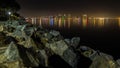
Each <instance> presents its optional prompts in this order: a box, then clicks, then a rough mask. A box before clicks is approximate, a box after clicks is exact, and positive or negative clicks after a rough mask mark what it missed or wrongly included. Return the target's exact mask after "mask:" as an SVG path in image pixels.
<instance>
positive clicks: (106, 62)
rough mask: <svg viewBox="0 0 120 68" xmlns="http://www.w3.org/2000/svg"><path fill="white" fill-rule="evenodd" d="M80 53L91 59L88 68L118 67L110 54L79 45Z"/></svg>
mask: <svg viewBox="0 0 120 68" xmlns="http://www.w3.org/2000/svg"><path fill="white" fill-rule="evenodd" d="M80 49H81V53H82V54H83V55H84V56H85V57H88V58H90V59H91V60H92V64H91V65H90V68H118V67H120V66H119V65H118V64H117V63H116V62H115V61H114V59H113V57H112V56H110V55H108V54H105V53H102V52H98V51H95V50H93V49H91V48H89V47H86V46H81V47H80Z"/></svg>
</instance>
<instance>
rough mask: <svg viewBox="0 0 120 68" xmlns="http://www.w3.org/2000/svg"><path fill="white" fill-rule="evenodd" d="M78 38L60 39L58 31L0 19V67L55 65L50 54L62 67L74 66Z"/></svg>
mask: <svg viewBox="0 0 120 68" xmlns="http://www.w3.org/2000/svg"><path fill="white" fill-rule="evenodd" d="M79 41H80V38H79V37H74V38H72V39H71V40H70V39H64V38H63V37H62V36H61V34H60V32H58V31H55V30H50V31H48V30H46V29H43V28H42V27H39V26H35V25H32V24H29V23H26V22H25V21H11V22H10V21H5V22H0V68H25V67H42V68H43V67H48V68H56V67H55V66H54V65H53V64H51V63H52V60H51V57H54V56H55V57H58V58H60V59H61V60H62V62H64V63H66V67H69V68H70V67H71V68H77V62H78V59H79V57H78V55H77V54H76V52H75V48H76V47H77V46H78V44H79ZM53 59H54V58H53ZM57 62H58V61H55V62H54V63H57ZM58 68H59V67H58Z"/></svg>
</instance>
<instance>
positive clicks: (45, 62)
mask: <svg viewBox="0 0 120 68" xmlns="http://www.w3.org/2000/svg"><path fill="white" fill-rule="evenodd" d="M37 53H38V59H39V61H40V64H41V65H42V66H45V67H48V56H47V54H46V52H45V50H39V51H37Z"/></svg>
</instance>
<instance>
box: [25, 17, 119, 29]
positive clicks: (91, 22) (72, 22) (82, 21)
mask: <svg viewBox="0 0 120 68" xmlns="http://www.w3.org/2000/svg"><path fill="white" fill-rule="evenodd" d="M26 21H28V22H31V23H32V24H38V25H40V26H43V27H56V28H73V27H79V28H103V27H107V26H110V27H120V18H116V19H115V18H114V19H109V18H87V17H83V18H80V17H67V18H66V17H64V16H63V17H53V16H51V17H39V18H38V17H37V18H27V19H26Z"/></svg>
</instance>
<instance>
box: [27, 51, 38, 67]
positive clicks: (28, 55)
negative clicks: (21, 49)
mask: <svg viewBox="0 0 120 68" xmlns="http://www.w3.org/2000/svg"><path fill="white" fill-rule="evenodd" d="M26 54H27V57H28V58H29V60H30V63H31V65H30V66H32V67H38V66H39V60H38V59H37V58H35V57H34V56H33V55H32V54H30V53H29V52H27V51H26Z"/></svg>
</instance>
